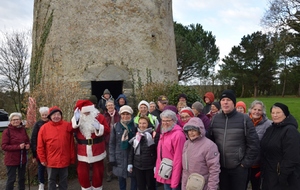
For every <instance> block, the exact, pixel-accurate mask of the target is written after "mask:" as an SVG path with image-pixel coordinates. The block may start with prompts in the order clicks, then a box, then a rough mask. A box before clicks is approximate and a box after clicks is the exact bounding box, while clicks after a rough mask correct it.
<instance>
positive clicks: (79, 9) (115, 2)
mask: <svg viewBox="0 0 300 190" xmlns="http://www.w3.org/2000/svg"><path fill="white" fill-rule="evenodd" d="M32 55H33V56H32V62H31V85H36V84H38V83H39V82H40V80H53V81H55V82H61V81H62V80H63V81H70V82H72V81H77V82H80V83H81V84H82V87H83V88H86V89H87V91H89V90H90V89H91V86H90V85H89V84H90V83H89V81H124V83H123V88H124V90H125V91H126V89H127V90H128V92H129V91H132V89H130V88H132V85H129V84H130V83H131V82H132V78H135V81H137V80H138V78H137V73H138V72H139V76H140V80H141V82H142V83H146V81H147V73H146V72H147V71H146V69H147V68H148V69H150V70H151V78H152V81H153V82H163V81H177V67H176V66H177V63H176V51H175V41H174V28H173V17H172V0H134V1H132V0H89V1H64V0H43V1H41V0H35V3H34V27H33V48H32ZM131 75H132V76H131ZM148 77H149V76H148Z"/></svg>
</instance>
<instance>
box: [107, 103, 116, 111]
mask: <svg viewBox="0 0 300 190" xmlns="http://www.w3.org/2000/svg"><path fill="white" fill-rule="evenodd" d="M106 109H107V111H108V112H109V113H112V112H113V111H114V110H115V104H114V103H112V102H107V103H106Z"/></svg>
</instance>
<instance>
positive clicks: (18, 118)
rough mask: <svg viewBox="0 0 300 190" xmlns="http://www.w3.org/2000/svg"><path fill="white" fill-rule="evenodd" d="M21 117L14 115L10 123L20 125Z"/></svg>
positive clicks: (15, 125)
mask: <svg viewBox="0 0 300 190" xmlns="http://www.w3.org/2000/svg"><path fill="white" fill-rule="evenodd" d="M21 122H22V121H21V118H20V117H19V116H13V117H12V118H11V119H10V124H11V125H12V126H14V127H17V126H20V124H21Z"/></svg>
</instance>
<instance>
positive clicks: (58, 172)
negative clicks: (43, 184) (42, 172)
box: [47, 167, 68, 190]
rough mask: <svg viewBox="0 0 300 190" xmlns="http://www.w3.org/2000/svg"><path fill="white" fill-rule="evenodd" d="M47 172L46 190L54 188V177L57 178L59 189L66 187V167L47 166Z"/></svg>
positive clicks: (65, 189)
mask: <svg viewBox="0 0 300 190" xmlns="http://www.w3.org/2000/svg"><path fill="white" fill-rule="evenodd" d="M47 172H48V190H56V177H57V176H58V180H59V184H58V187H59V190H67V189H68V167H65V168H47Z"/></svg>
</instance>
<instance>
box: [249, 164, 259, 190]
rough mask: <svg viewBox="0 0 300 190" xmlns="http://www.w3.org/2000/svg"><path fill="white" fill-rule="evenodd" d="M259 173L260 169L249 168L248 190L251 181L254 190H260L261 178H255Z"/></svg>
mask: <svg viewBox="0 0 300 190" xmlns="http://www.w3.org/2000/svg"><path fill="white" fill-rule="evenodd" d="M258 172H260V167H258V168H249V171H248V180H247V185H246V189H247V186H248V183H249V181H250V182H251V187H252V190H260V183H261V179H260V177H255V175H256V174H257V173H258Z"/></svg>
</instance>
